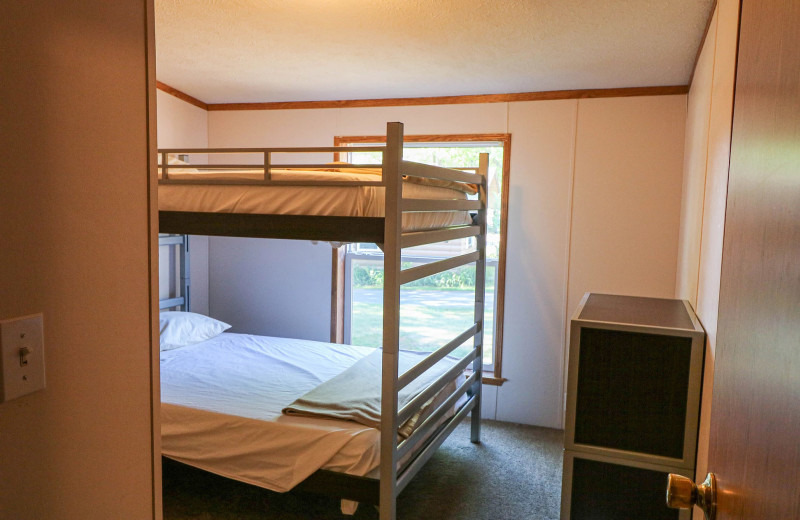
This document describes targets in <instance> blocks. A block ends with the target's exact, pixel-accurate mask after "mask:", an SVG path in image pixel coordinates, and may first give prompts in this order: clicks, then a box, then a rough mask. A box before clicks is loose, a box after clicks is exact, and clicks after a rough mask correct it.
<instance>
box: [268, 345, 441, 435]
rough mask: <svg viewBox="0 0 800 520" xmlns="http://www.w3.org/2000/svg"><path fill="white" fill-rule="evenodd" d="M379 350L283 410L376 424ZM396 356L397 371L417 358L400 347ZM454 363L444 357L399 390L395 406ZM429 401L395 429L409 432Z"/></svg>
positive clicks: (428, 408) (378, 414)
mask: <svg viewBox="0 0 800 520" xmlns="http://www.w3.org/2000/svg"><path fill="white" fill-rule="evenodd" d="M382 354H383V352H382V351H380V350H376V351H375V352H373V353H371V354H369V355H368V356H366V357H364V358H362V359H360V360H359V361H357V362H356V363H355V364H354V365H353V366H351V367H350V368H348V369H347V370H345V371H344V372H342V373H341V374H339V375H338V376H336V377H334V378H333V379H331V380H329V381H327V382H325V383H322V384H321V385H319V386H317V387H316V388H314V389H313V390H311V391H310V392H308V393H307V394H305V395H304V396H303V397H301V398H300V399H298V400H296V401H295V402H293V403H292V404H291V405H289V406H288V407H286V408H284V409H283V413H285V414H288V415H300V416H306V417H321V418H331V419H345V420H350V421H356V422H359V423H361V424H365V425H367V426H372V427H373V428H380V427H381V374H382ZM397 359H398V373H399V374H400V375H402V374H404V373H405V372H407V371H408V370H410V369H411V368H413V367H414V366H415V365H417V363H419V362H420V360H421V359H420V356H419V353H417V352H407V351H400V352H399V355H398V358H397ZM455 363H456V360H454V359H449V358H445V359H443V360H441V361H439V362H438V363H436V364H435V365H434V366H433V367H431V368H430V369H429V370H427V371H426V372H425V373H423V374H422V375H420V376H419V377H417V378H416V379H415V380H413V381H412V382H410V383H409V384H408V385H407V386H406V387H405V388H403V389H402V390H400V392H399V394H398V398H397V401H398V404H397V407H398V409H402V408H403V407H404V406H406V405H407V404H408V403H409V402H411V400H412V399H414V398H415V397H417V396H418V395H419V394H421V393H422V392H423V391H424V390H425V389H426V388H428V386H430V385H431V383H433V382H434V381H435V380H436V379H438V378H439V377H441V376H442V375H443V374H444V373H445V372H447V371H448V370H449V369H450V368H452V366H453V365H455ZM432 402H433V399H430V400H428V402H426V403H424V405H423V406H422V407H421V409H420V410H418V411H417V412H416V413H415V414H414V415H413V416H412V417H411V418H409V419H408V420H407V421H406V422H405V423H404V424H401V425H399V428H398V433H399V434H400V436H401V437H403V438H407V437H408V436H409V435H411V433H412V432H413V431H414V429H415V428H416V427H417V426H418V425H419V424H420V423H421V422H422V421H423V420H425V418H426V417H427V416H428V415H430V412H432V411H433V410H432V408H433V407H432V406H431V405H432Z"/></svg>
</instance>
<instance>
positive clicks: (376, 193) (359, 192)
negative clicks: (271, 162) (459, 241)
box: [158, 168, 472, 231]
mask: <svg viewBox="0 0 800 520" xmlns="http://www.w3.org/2000/svg"><path fill="white" fill-rule="evenodd" d="M169 178H170V179H171V180H175V181H192V182H197V184H161V183H160V184H159V186H158V209H159V211H170V212H202V213H240V214H257V215H306V216H320V217H328V216H336V217H379V218H380V217H384V216H385V207H384V206H385V197H384V189H385V188H384V187H383V186H360V185H354V186H313V185H304V186H279V185H276V184H270V185H258V184H234V185H228V184H214V182H219V181H223V180H233V181H242V180H250V181H258V180H260V179H262V178H263V173H262V171H261V170H258V171H256V170H253V171H232V172H220V171H215V172H210V173H206V172H201V171H198V170H195V169H191V168H178V169H170V172H169ZM271 178H272V180H273V181H286V182H293V181H299V182H308V181H314V182H321V183H322V182H341V181H349V182H380V181H381V176H380V175H379V174H374V173H354V172H344V171H313V170H307V171H300V170H272V171H271ZM415 180H416V179H411V180H404V181H403V197H404V198H408V199H450V200H464V199H466V198H467V195H466V193H464V192H463V191H460V190H458V189H452V188H450V187H445V186H441V185H435V184H434V185H429V184H422V183H419V182H414V181H415ZM204 181H208V183H206V184H203V182H204ZM440 184H441V183H440ZM471 223H472V219H471V217H470V215H469V214H468V213H467V212H464V211H441V212H415V213H404V214H403V221H402V226H403V230H404V231H421V230H426V229H437V228H443V227H448V226H457V225H466V224H471Z"/></svg>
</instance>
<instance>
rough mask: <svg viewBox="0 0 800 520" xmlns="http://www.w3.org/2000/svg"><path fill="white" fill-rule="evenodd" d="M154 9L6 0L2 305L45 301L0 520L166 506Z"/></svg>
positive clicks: (16, 414)
mask: <svg viewBox="0 0 800 520" xmlns="http://www.w3.org/2000/svg"><path fill="white" fill-rule="evenodd" d="M152 8H153V6H152V2H147V1H138V2H107V1H105V0H102V1H101V0H74V1H70V2H63V1H58V0H51V1H39V2H0V48H1V49H2V55H1V56H0V61H2V71H3V72H2V80H0V98H2V100H3V101H2V117H0V156H2V158H3V166H2V168H0V237H1V238H0V242H2V244H1V245H0V288H1V289H0V292H1V294H2V297H1V298H0V319H8V318H12V317H16V316H21V315H25V314H30V313H35V312H42V313H43V314H44V344H45V363H46V379H47V388H46V389H45V390H43V391H39V392H36V393H33V394H29V395H27V396H23V397H20V398H18V399H15V400H13V401H9V402H5V403H0V518H2V519H8V520H42V519H58V520H93V519H97V520H101V519H103V520H104V519H109V518H126V519H145V518H154V517H159V518H160V512H157V510H158V509H159V508H158V507H157V506H156V505H154V504H155V503H156V502H157V501H158V498H157V497H156V496H155V495H157V496H158V497H160V491H159V489H160V487H158V486H160V477H158V475H159V474H160V473H159V471H160V470H159V469H157V468H154V466H153V463H154V451H156V453H157V452H158V449H157V448H156V449H155V450H154V447H153V446H154V443H157V442H158V437H157V436H156V437H154V432H153V416H152V399H153V397H152V396H153V388H152V386H151V382H152V377H153V375H152V374H151V366H152V356H151V337H152V335H153V333H152V332H151V320H150V312H151V309H152V303H154V301H155V300H154V299H155V294H152V292H151V287H150V283H149V279H150V273H151V268H152V267H153V266H152V264H151V257H150V253H151V238H150V228H149V223H148V222H149V219H150V217H151V216H152V215H153V213H151V208H150V204H149V202H150V195H151V193H154V191H152V192H151V187H150V184H149V177H148V153H149V151H148V146H149V143H148V113H149V99H148V66H150V67H152V68H150V70H151V71H154V70H155V69H154V67H155V64H154V54H151V55H150V56H151V57H152V58H153V61H151V62H149V64H148V57H149V55H148V45H149V47H150V49H149V50H150V51H152V43H153V42H152V38H149V43H148V31H147V30H146V27H145V20H146V18H147V17H146V12H147V10H150V12H152ZM153 79H154V78H153ZM154 249H155V248H153V251H152V252H153V253H155V251H154ZM153 261H154V259H153ZM156 370H157V367H156Z"/></svg>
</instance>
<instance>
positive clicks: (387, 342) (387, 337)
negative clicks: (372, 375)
mask: <svg viewBox="0 0 800 520" xmlns="http://www.w3.org/2000/svg"><path fill="white" fill-rule="evenodd" d="M402 159H403V125H402V123H388V124H387V125H386V150H385V151H384V153H383V182H384V183H385V185H386V188H385V195H386V205H385V223H384V236H383V273H384V281H383V357H382V360H383V364H382V366H383V374H382V382H381V459H380V460H381V465H380V505H379V511H380V520H395V519H396V517H397V433H396V432H397V428H398V421H397V401H398V398H397V393H398V384H397V376H398V374H397V371H398V368H397V367H398V355H399V354H398V351H399V350H400V267H401V263H400V253H401V251H402V249H401V245H400V235H401V223H402V211H401V199H402V184H401V178H400V165H401V162H402Z"/></svg>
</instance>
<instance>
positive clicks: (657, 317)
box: [572, 293, 703, 331]
mask: <svg viewBox="0 0 800 520" xmlns="http://www.w3.org/2000/svg"><path fill="white" fill-rule="evenodd" d="M572 319H573V320H579V321H590V322H603V323H616V324H620V325H633V326H640V327H654V328H666V329H680V330H691V331H702V330H703V328H702V326H701V325H700V322H699V321H698V319H697V316H696V315H695V313H694V311H693V310H692V308H691V306H690V305H689V302H687V301H686V300H671V299H665V298H644V297H640V296H619V295H613V294H597V293H586V294H585V295H584V296H583V299H582V300H581V303H580V305H578V308H577V310H576V311H575V314H574V315H573V317H572Z"/></svg>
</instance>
